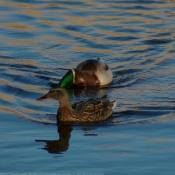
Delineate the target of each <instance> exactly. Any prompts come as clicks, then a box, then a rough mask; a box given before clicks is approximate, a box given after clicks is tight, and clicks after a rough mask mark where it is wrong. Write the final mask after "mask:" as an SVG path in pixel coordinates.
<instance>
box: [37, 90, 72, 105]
mask: <svg viewBox="0 0 175 175" xmlns="http://www.w3.org/2000/svg"><path fill="white" fill-rule="evenodd" d="M46 99H55V100H57V101H59V102H60V104H67V103H68V104H69V96H68V93H67V91H66V89H65V88H64V87H55V88H51V89H50V91H49V92H48V93H47V94H45V95H44V96H42V97H40V98H37V99H36V100H46Z"/></svg>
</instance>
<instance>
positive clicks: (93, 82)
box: [58, 58, 113, 88]
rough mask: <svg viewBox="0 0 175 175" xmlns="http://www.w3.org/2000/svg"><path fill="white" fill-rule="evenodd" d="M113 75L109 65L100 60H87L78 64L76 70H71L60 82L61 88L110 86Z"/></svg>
mask: <svg viewBox="0 0 175 175" xmlns="http://www.w3.org/2000/svg"><path fill="white" fill-rule="evenodd" d="M112 79H113V75H112V72H111V70H110V69H109V67H108V65H107V64H106V63H105V62H103V61H102V60H100V59H99V58H98V59H97V60H86V61H83V62H82V63H80V64H78V66H77V68H76V69H73V70H69V71H68V72H67V73H66V74H65V75H64V77H63V78H62V79H61V81H60V82H59V84H58V85H59V86H61V87H65V88H70V87H72V86H73V85H75V86H91V87H92V86H102V85H106V84H109V83H110V82H111V81H112Z"/></svg>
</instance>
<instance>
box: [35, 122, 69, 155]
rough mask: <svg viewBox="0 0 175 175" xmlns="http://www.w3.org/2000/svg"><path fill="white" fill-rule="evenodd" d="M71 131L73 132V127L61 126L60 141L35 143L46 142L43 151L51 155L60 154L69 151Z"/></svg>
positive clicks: (59, 127) (59, 128) (59, 130)
mask: <svg viewBox="0 0 175 175" xmlns="http://www.w3.org/2000/svg"><path fill="white" fill-rule="evenodd" d="M71 131H72V126H71V125H59V126H58V133H59V140H35V141H36V142H45V143H46V145H45V147H44V148H42V149H44V150H46V151H48V152H49V153H53V154H58V153H61V152H64V151H67V150H68V148H69V139H70V137H71Z"/></svg>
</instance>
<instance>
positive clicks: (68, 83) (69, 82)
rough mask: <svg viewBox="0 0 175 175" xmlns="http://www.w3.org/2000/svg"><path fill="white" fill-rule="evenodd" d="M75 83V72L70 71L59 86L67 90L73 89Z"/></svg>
mask: <svg viewBox="0 0 175 175" xmlns="http://www.w3.org/2000/svg"><path fill="white" fill-rule="evenodd" d="M73 83H74V71H73V70H69V71H68V72H67V73H66V74H65V75H64V77H63V78H62V79H61V80H60V82H59V84H58V86H60V87H65V88H72V86H73Z"/></svg>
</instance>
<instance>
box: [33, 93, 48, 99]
mask: <svg viewBox="0 0 175 175" xmlns="http://www.w3.org/2000/svg"><path fill="white" fill-rule="evenodd" d="M49 98H50V96H49V95H48V94H46V95H44V96H42V97H39V98H37V99H36V100H46V99H49Z"/></svg>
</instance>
